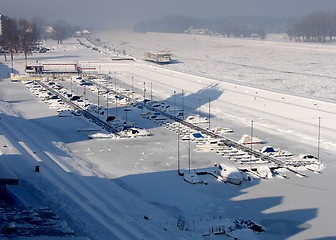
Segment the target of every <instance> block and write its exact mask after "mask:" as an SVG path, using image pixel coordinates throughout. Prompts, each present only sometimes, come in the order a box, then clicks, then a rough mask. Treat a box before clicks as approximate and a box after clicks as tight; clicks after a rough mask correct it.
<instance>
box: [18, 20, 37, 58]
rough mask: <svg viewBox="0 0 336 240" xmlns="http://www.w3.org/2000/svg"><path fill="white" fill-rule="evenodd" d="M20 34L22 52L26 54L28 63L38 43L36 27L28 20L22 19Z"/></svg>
mask: <svg viewBox="0 0 336 240" xmlns="http://www.w3.org/2000/svg"><path fill="white" fill-rule="evenodd" d="M18 34H19V39H20V44H21V51H22V52H23V53H24V56H25V60H26V61H27V57H28V55H30V54H32V51H33V48H34V47H35V45H36V41H37V36H38V34H37V30H36V27H35V26H34V25H33V24H31V23H30V22H29V21H27V20H26V19H20V20H19V23H18Z"/></svg>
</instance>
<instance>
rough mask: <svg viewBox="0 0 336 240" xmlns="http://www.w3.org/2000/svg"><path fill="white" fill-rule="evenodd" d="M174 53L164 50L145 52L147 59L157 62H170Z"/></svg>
mask: <svg viewBox="0 0 336 240" xmlns="http://www.w3.org/2000/svg"><path fill="white" fill-rule="evenodd" d="M171 56H172V53H171V52H169V51H162V52H157V53H154V52H145V60H146V61H151V62H155V63H170V62H171Z"/></svg>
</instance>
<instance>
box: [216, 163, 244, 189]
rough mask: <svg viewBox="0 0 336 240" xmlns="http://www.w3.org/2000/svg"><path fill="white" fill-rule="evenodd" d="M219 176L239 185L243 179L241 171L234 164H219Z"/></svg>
mask: <svg viewBox="0 0 336 240" xmlns="http://www.w3.org/2000/svg"><path fill="white" fill-rule="evenodd" d="M218 168H219V170H220V171H219V176H220V177H221V178H223V180H224V181H226V182H229V183H232V184H236V185H239V184H241V182H242V180H243V176H242V174H241V172H240V171H239V170H238V168H236V167H235V166H233V165H229V164H224V163H220V164H219V166H218Z"/></svg>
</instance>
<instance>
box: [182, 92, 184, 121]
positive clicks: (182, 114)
mask: <svg viewBox="0 0 336 240" xmlns="http://www.w3.org/2000/svg"><path fill="white" fill-rule="evenodd" d="M182 119H184V91H183V89H182Z"/></svg>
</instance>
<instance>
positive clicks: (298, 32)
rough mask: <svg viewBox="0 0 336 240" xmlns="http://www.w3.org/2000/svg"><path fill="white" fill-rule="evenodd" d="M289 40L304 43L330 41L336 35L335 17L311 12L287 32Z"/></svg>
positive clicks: (324, 13)
mask: <svg viewBox="0 0 336 240" xmlns="http://www.w3.org/2000/svg"><path fill="white" fill-rule="evenodd" d="M287 33H288V36H289V38H290V39H291V40H295V41H305V42H326V41H327V40H328V39H329V41H332V40H333V38H334V37H335V35H336V16H335V14H334V15H331V14H329V13H326V12H313V13H311V14H309V15H308V16H306V17H304V18H303V19H302V20H301V21H300V22H298V23H297V24H295V25H294V27H293V28H292V29H289V30H288V32H287Z"/></svg>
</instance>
